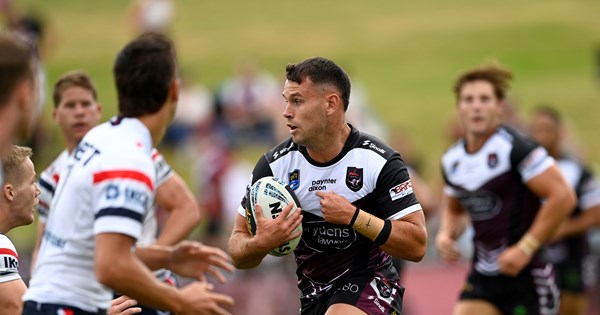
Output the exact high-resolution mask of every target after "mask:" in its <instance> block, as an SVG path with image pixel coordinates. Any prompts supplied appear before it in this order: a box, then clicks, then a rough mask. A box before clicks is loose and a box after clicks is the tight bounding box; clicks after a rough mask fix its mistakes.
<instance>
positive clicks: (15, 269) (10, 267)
mask: <svg viewBox="0 0 600 315" xmlns="http://www.w3.org/2000/svg"><path fill="white" fill-rule="evenodd" d="M17 279H21V276H20V275H19V255H17V250H16V249H15V245H13V243H12V242H11V241H10V240H9V239H8V237H6V235H4V234H0V283H2V282H8V281H13V280H17Z"/></svg>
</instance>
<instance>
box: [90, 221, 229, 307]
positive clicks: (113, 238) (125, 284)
mask: <svg viewBox="0 0 600 315" xmlns="http://www.w3.org/2000/svg"><path fill="white" fill-rule="evenodd" d="M134 243H135V239H134V238H132V237H130V236H128V235H125V234H120V233H100V234H97V235H96V255H95V261H94V262H95V263H94V267H95V272H96V277H97V278H98V281H99V282H100V283H102V284H104V285H106V286H108V287H110V288H112V289H113V290H115V291H117V292H120V293H122V294H125V295H127V296H129V297H131V298H133V299H135V300H137V301H138V302H139V303H140V304H143V305H148V306H150V307H154V308H158V309H164V310H169V311H172V312H175V313H177V314H180V313H181V314H187V313H188V312H186V311H191V310H199V309H204V311H205V312H207V313H210V312H211V311H212V312H217V311H219V312H222V314H226V312H225V311H224V310H223V309H222V308H221V306H220V305H227V304H231V303H233V300H232V299H231V298H230V297H228V296H226V295H222V294H218V293H214V292H212V285H211V284H208V283H205V282H194V283H192V284H190V285H188V286H186V287H184V288H183V289H182V290H177V289H176V288H174V287H172V286H170V285H168V284H166V283H162V282H160V281H158V280H156V278H155V277H154V274H152V273H151V272H150V270H149V269H147V268H146V267H145V266H144V264H143V263H142V262H141V261H140V260H139V259H138V258H137V257H136V256H135V255H134V254H133V252H132V251H131V247H132V246H133V245H134ZM189 313H191V312H189ZM219 314H221V313H219Z"/></svg>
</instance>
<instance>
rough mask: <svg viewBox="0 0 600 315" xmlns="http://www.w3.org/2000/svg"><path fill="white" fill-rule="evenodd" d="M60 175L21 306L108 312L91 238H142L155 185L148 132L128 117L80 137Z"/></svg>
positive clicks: (107, 298)
mask: <svg viewBox="0 0 600 315" xmlns="http://www.w3.org/2000/svg"><path fill="white" fill-rule="evenodd" d="M59 176H60V181H59V184H58V187H57V189H56V193H55V196H54V198H53V200H52V204H51V206H50V208H51V209H52V213H51V215H50V216H49V217H48V220H47V222H46V230H45V231H44V236H43V240H42V245H41V247H40V251H39V254H38V259H37V262H36V266H35V270H34V274H33V277H32V280H31V282H30V287H29V290H28V292H27V293H26V295H25V296H24V300H32V301H36V302H40V303H55V304H63V305H69V306H74V307H78V308H81V309H83V310H86V311H90V312H95V311H98V310H99V309H108V308H109V306H110V301H111V299H112V291H111V290H110V289H109V288H108V287H106V286H104V285H102V284H100V283H99V282H98V281H97V280H96V274H95V272H94V253H95V236H96V235H98V234H102V233H118V234H124V235H127V236H130V237H132V238H134V239H135V240H137V239H139V238H140V236H141V235H142V222H143V220H144V217H146V215H147V214H148V212H149V211H150V209H151V207H152V204H153V201H154V185H155V179H156V169H155V168H154V165H153V163H152V139H151V136H150V132H149V130H148V129H147V128H146V127H145V126H144V125H143V124H142V123H141V122H140V121H139V120H137V119H133V118H122V119H119V118H117V119H113V120H111V121H110V122H107V123H104V124H101V125H99V126H97V127H95V128H94V129H92V130H91V131H90V132H88V134H87V135H86V136H85V137H84V138H83V140H82V141H81V142H80V143H79V145H78V146H77V147H76V148H75V150H74V151H73V153H72V154H71V156H70V157H69V159H68V161H67V164H66V165H65V167H63V169H62V170H61V171H60V174H59ZM118 258H119V257H115V259H118Z"/></svg>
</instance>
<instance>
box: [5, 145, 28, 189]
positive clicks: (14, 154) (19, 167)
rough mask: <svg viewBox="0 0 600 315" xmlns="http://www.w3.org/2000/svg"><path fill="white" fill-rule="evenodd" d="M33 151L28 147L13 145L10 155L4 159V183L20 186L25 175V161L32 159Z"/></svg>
mask: <svg viewBox="0 0 600 315" xmlns="http://www.w3.org/2000/svg"><path fill="white" fill-rule="evenodd" d="M32 155H33V151H32V150H31V148H28V147H21V146H18V145H14V144H13V145H12V146H11V147H10V149H9V151H8V153H7V154H6V155H5V156H4V157H3V158H2V167H3V168H4V181H5V182H7V183H13V184H20V183H21V181H22V180H23V179H22V176H21V175H22V173H23V161H25V159H28V158H31V156H32Z"/></svg>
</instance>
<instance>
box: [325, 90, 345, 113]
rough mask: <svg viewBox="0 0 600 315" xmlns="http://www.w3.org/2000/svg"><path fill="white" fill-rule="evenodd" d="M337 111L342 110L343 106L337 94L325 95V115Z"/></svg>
mask: <svg viewBox="0 0 600 315" xmlns="http://www.w3.org/2000/svg"><path fill="white" fill-rule="evenodd" d="M338 110H342V111H343V110H344V104H342V99H341V98H340V96H339V95H338V94H337V93H331V94H329V95H327V108H326V111H327V114H329V115H331V114H333V113H335V112H336V111H338Z"/></svg>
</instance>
